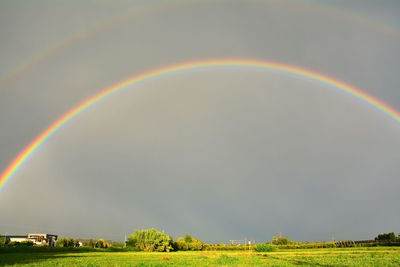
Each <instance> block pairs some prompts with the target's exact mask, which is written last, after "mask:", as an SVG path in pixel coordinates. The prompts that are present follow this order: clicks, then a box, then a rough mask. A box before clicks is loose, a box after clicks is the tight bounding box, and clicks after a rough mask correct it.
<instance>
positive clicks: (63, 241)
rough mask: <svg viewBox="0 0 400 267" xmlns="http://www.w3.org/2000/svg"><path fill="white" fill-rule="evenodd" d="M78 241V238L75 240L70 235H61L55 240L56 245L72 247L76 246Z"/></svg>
mask: <svg viewBox="0 0 400 267" xmlns="http://www.w3.org/2000/svg"><path fill="white" fill-rule="evenodd" d="M78 243H79V241H78V240H75V239H73V238H70V237H63V238H59V239H58V240H57V247H63V248H74V247H77V244H78ZM78 246H79V245H78Z"/></svg>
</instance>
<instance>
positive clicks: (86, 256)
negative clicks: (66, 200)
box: [0, 247, 400, 266]
mask: <svg viewBox="0 0 400 267" xmlns="http://www.w3.org/2000/svg"><path fill="white" fill-rule="evenodd" d="M0 265H1V266H4V265H22V266H24V265H25V266H167V265H175V266H215V265H219V266H232V265H233V266H254V265H261V266H295V265H313V266H345V265H346V266H348V265H351V266H400V248H399V247H374V248H347V249H308V250H280V251H276V252H269V253H255V252H243V251H240V252H239V251H237V252H235V251H232V252H231V251H229V252H228V251H226V252H225V251H198V252H171V253H156V252H154V253H149V252H87V251H86V252H84V251H79V250H77V251H74V252H28V253H14V252H2V253H0Z"/></svg>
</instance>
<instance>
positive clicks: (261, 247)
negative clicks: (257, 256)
mask: <svg viewBox="0 0 400 267" xmlns="http://www.w3.org/2000/svg"><path fill="white" fill-rule="evenodd" d="M275 250H276V247H275V246H274V245H272V244H256V245H254V251H256V252H270V251H275Z"/></svg>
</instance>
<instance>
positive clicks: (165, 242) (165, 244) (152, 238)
mask: <svg viewBox="0 0 400 267" xmlns="http://www.w3.org/2000/svg"><path fill="white" fill-rule="evenodd" d="M171 243H172V239H170V237H169V236H168V235H166V234H165V233H164V232H160V231H158V230H156V229H154V228H151V229H146V230H136V231H135V232H134V233H133V234H131V235H130V236H129V238H128V241H127V242H126V245H127V246H131V247H136V248H139V249H141V250H144V251H159V252H164V251H166V252H168V251H170V250H171V249H172V244H171Z"/></svg>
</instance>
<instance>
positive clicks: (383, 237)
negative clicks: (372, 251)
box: [375, 232, 396, 241]
mask: <svg viewBox="0 0 400 267" xmlns="http://www.w3.org/2000/svg"><path fill="white" fill-rule="evenodd" d="M375 241H396V235H395V234H394V233H393V232H391V233H386V234H379V235H378V236H377V237H375Z"/></svg>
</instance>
